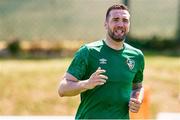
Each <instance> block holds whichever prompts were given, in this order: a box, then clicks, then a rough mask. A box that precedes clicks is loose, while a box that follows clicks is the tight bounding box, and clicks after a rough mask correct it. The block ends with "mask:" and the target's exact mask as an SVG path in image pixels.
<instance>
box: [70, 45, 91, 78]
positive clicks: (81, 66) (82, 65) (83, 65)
mask: <svg viewBox="0 0 180 120" xmlns="http://www.w3.org/2000/svg"><path fill="white" fill-rule="evenodd" d="M87 65H88V49H87V47H86V46H82V47H81V48H80V49H79V50H78V51H77V52H76V53H75V55H74V58H73V60H72V62H71V64H70V66H69V67H68V70H67V72H68V73H70V74H71V75H73V76H74V77H76V78H77V79H78V80H82V78H83V76H84V75H85V73H86V69H87Z"/></svg>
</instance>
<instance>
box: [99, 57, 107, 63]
mask: <svg viewBox="0 0 180 120" xmlns="http://www.w3.org/2000/svg"><path fill="white" fill-rule="evenodd" d="M99 64H107V60H106V59H105V58H101V59H99Z"/></svg>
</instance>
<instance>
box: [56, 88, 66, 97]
mask: <svg viewBox="0 0 180 120" xmlns="http://www.w3.org/2000/svg"><path fill="white" fill-rule="evenodd" d="M58 94H59V97H64V96H65V95H64V92H63V90H62V89H61V86H60V87H59V89H58Z"/></svg>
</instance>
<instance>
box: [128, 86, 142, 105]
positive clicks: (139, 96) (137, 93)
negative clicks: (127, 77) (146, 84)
mask: <svg viewBox="0 0 180 120" xmlns="http://www.w3.org/2000/svg"><path fill="white" fill-rule="evenodd" d="M131 97H132V98H136V99H138V101H139V102H142V100H143V97H144V88H143V87H142V86H140V87H136V88H133V89H132V93H131Z"/></svg>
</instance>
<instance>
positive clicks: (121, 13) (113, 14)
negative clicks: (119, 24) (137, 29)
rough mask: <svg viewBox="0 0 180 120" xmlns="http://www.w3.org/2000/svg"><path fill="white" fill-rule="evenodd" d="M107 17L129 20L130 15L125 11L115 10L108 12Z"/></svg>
mask: <svg viewBox="0 0 180 120" xmlns="http://www.w3.org/2000/svg"><path fill="white" fill-rule="evenodd" d="M109 17H110V18H127V19H129V17H130V15H129V12H128V11H127V10H119V9H115V10H111V11H110V13H109Z"/></svg>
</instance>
